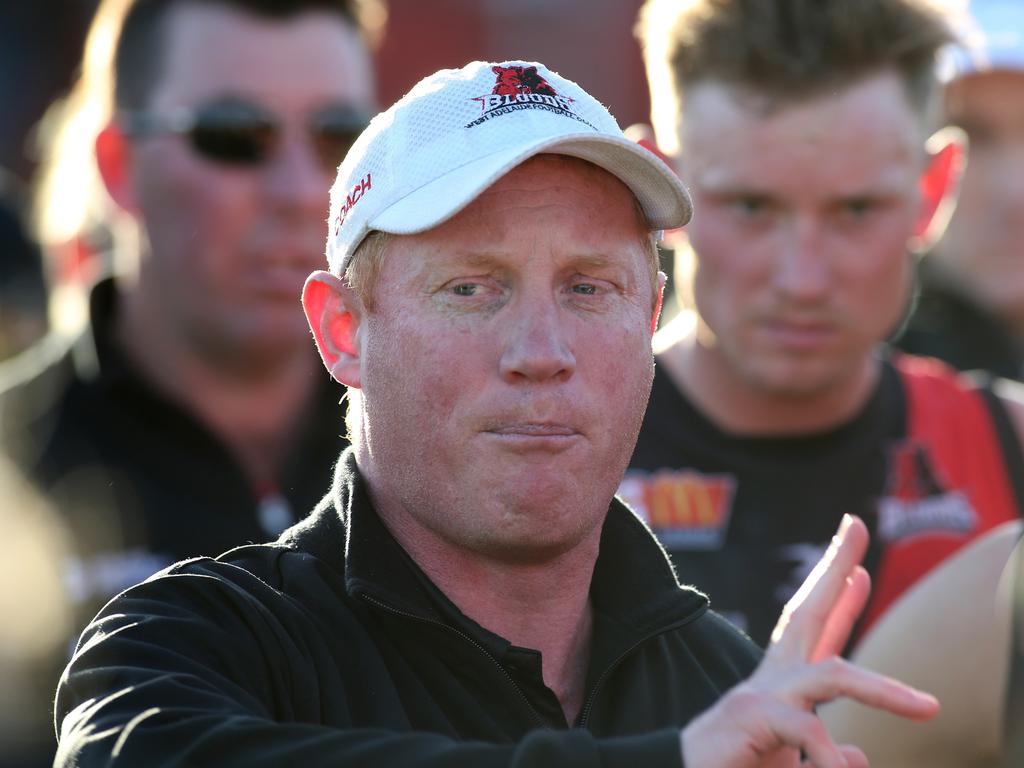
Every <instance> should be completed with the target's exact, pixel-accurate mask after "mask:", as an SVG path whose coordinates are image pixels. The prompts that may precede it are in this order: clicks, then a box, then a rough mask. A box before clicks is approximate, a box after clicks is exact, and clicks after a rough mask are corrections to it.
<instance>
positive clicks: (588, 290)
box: [572, 283, 597, 296]
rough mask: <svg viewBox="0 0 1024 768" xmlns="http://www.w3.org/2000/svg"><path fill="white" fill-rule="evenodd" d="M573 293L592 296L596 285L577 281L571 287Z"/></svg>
mask: <svg viewBox="0 0 1024 768" xmlns="http://www.w3.org/2000/svg"><path fill="white" fill-rule="evenodd" d="M572 290H573V293H579V294H582V295H584V296H594V295H595V294H596V293H597V286H596V285H594V284H593V283H577V284H576V285H574V286H573V287H572Z"/></svg>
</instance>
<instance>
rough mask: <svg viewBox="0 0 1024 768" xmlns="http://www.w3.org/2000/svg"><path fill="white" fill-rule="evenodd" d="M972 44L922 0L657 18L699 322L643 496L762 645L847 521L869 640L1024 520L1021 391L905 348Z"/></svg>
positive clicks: (948, 172)
mask: <svg viewBox="0 0 1024 768" xmlns="http://www.w3.org/2000/svg"><path fill="white" fill-rule="evenodd" d="M949 40H950V30H949V24H948V20H947V17H946V16H944V15H943V14H941V13H940V12H939V10H938V9H936V8H933V7H932V6H931V5H929V4H926V3H924V2H921V0H862V1H858V2H845V1H843V0H830V1H829V2H824V3H823V2H820V1H819V0H717V1H715V2H712V1H711V0H664V1H662V0H652V2H650V3H648V5H647V6H646V7H645V9H644V16H643V42H644V46H645V53H646V56H647V60H648V67H649V72H650V83H651V89H652V104H653V117H654V128H655V130H656V132H657V139H658V143H659V145H660V146H661V147H662V149H663V150H666V151H667V152H668V153H669V154H670V155H673V156H676V157H677V160H676V168H677V170H678V172H679V173H680V175H681V176H682V178H683V180H684V182H685V183H686V184H687V186H688V187H689V189H690V190H691V194H692V195H693V199H694V209H695V210H696V211H697V214H696V215H695V216H694V220H693V222H692V223H691V224H690V225H689V226H688V228H687V230H686V236H687V237H688V239H689V243H690V244H691V245H692V248H693V251H694V253H695V259H696V261H695V269H694V272H693V275H692V286H691V290H692V295H693V300H694V302H695V305H696V310H695V312H692V313H686V314H684V315H681V316H680V317H679V318H676V319H675V320H673V321H672V322H670V323H669V324H668V325H666V326H665V327H664V328H663V329H661V330H660V331H659V333H658V336H657V337H656V339H655V351H656V355H657V362H658V367H657V371H656V375H655V380H654V386H653V392H652V395H651V402H650V406H649V408H648V411H647V415H646V418H645V421H644V425H643V428H642V429H641V432H640V437H639V440H638V443H637V449H636V452H635V453H634V455H633V458H632V461H631V469H630V471H628V472H627V474H626V478H625V480H624V482H623V485H622V487H621V492H622V494H623V495H624V497H625V498H626V499H627V500H628V501H629V502H631V504H632V505H633V506H634V508H635V509H636V510H637V511H638V512H639V513H640V514H641V516H642V517H644V518H645V519H646V520H647V521H648V522H649V524H650V525H651V526H652V528H653V529H654V531H655V532H656V533H657V534H658V536H659V537H660V539H661V541H662V542H663V544H664V545H665V547H666V548H667V549H668V551H669V552H670V553H671V555H672V557H673V559H674V562H675V565H676V568H677V569H678V572H679V576H680V579H681V580H682V581H683V582H684V583H692V584H695V585H696V586H697V587H698V588H700V589H701V590H702V591H705V592H706V593H707V594H709V595H711V597H712V599H713V601H714V605H715V606H716V608H717V609H718V610H719V611H721V612H722V613H724V614H725V615H726V616H728V617H729V618H730V619H732V620H733V621H735V622H736V623H737V624H738V625H739V626H741V627H742V628H744V629H745V630H746V631H747V632H749V633H750V635H751V637H752V638H753V639H754V640H755V641H756V642H758V643H760V644H766V643H767V642H768V640H769V637H770V634H771V631H772V628H773V626H774V617H775V615H776V614H777V613H778V612H779V610H780V609H781V608H782V606H783V605H784V604H785V603H786V601H787V600H789V599H790V597H791V596H792V595H793V594H794V592H795V590H796V589H797V587H798V586H799V585H800V583H801V581H802V580H803V578H804V577H805V576H806V574H807V572H808V570H809V569H810V568H811V566H812V565H813V564H814V562H816V561H817V559H818V558H819V557H820V555H821V553H822V552H823V551H824V550H825V548H826V547H827V545H828V543H829V541H830V539H831V536H832V530H833V529H834V527H835V525H836V522H837V521H838V520H839V518H840V517H842V515H843V514H845V513H851V514H857V515H859V516H861V517H863V519H864V520H865V521H866V522H867V523H868V526H869V528H870V529H871V533H872V547H871V550H870V551H869V553H868V556H867V560H866V566H867V568H868V570H869V572H870V573H871V575H872V577H873V579H874V582H875V584H874V589H873V593H872V599H871V602H870V603H869V605H868V607H867V609H866V613H865V616H864V619H863V622H862V624H861V626H860V628H859V630H858V632H859V634H861V635H862V634H863V633H864V632H865V631H866V630H867V629H868V628H869V627H870V625H871V623H872V622H873V621H874V620H875V619H876V618H877V617H878V616H879V615H880V614H881V613H882V612H883V611H884V610H885V608H886V606H887V605H889V604H890V603H891V602H892V601H893V600H894V599H895V598H896V597H897V596H898V595H899V594H900V593H901V592H903V591H904V590H905V589H907V588H908V587H909V586H910V585H911V584H913V583H914V581H915V580H917V579H918V578H920V577H921V576H922V575H923V574H924V573H925V572H927V571H928V569H929V568H931V567H932V566H934V565H935V564H936V563H938V562H939V561H941V560H942V559H943V558H944V557H946V556H947V555H949V554H950V553H952V552H953V551H954V550H956V549H957V548H958V547H960V546H962V545H963V544H965V543H967V542H968V541H970V540H971V539H972V538H973V537H975V536H977V535H979V534H981V533H983V532H984V531H986V530H987V529H989V528H992V527H993V526H995V525H998V524H1000V523H1002V522H1005V521H1007V520H1012V519H1016V518H1017V517H1018V516H1019V515H1020V510H1021V508H1022V499H1024V490H1022V485H1021V484H1022V478H1024V460H1022V455H1021V449H1020V444H1019V438H1018V434H1019V432H1020V430H1021V429H1022V428H1024V405H1022V401H1021V399H1020V397H1019V395H1016V396H1014V399H1013V400H1003V399H1001V398H1000V397H998V396H996V395H995V394H994V393H993V392H992V391H991V390H977V389H974V388H973V387H972V386H971V385H969V384H968V383H967V382H965V381H962V380H960V379H958V378H956V377H955V375H954V374H953V372H952V371H950V370H948V369H947V368H945V367H944V366H942V365H941V364H939V363H937V362H936V361H931V360H923V359H917V358H911V357H901V356H898V355H894V356H892V357H889V356H888V355H887V354H886V353H885V350H884V347H883V340H884V339H886V338H887V337H888V336H889V335H890V334H891V332H892V331H893V329H894V328H895V327H896V326H897V325H898V324H899V323H900V321H901V319H902V317H903V315H904V312H905V309H906V306H907V303H908V298H909V294H910V290H911V285H912V275H913V265H914V259H915V258H916V257H915V256H914V255H913V254H912V253H911V252H910V251H909V247H908V246H909V244H910V243H911V241H913V240H914V239H915V238H916V239H921V238H924V237H927V236H928V235H929V234H930V233H931V232H932V231H933V230H932V222H933V221H934V220H935V219H936V217H939V216H941V212H942V209H943V207H944V205H945V204H946V200H947V199H948V190H949V188H950V186H951V178H952V176H953V175H954V171H955V168H956V166H957V159H958V157H959V147H958V145H956V144H955V143H949V144H942V145H940V146H939V147H936V148H935V151H934V152H933V153H931V154H929V153H928V152H926V149H925V146H926V140H927V139H929V135H930V133H931V129H932V126H933V125H934V117H933V113H932V111H933V102H934V99H935V92H936V90H937V82H936V80H935V75H934V63H935V57H936V52H937V51H938V50H940V49H941V48H942V46H943V45H945V44H946V43H947V42H948V41H949ZM684 264H685V262H684ZM677 276H678V277H679V280H678V282H681V283H682V282H686V280H687V279H688V276H687V275H677Z"/></svg>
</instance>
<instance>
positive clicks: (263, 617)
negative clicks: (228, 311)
mask: <svg viewBox="0 0 1024 768" xmlns="http://www.w3.org/2000/svg"><path fill="white" fill-rule="evenodd" d="M264 587H265V588H266V589H270V588H269V587H267V586H266V585H264ZM249 598H250V595H249V594H248V590H245V589H242V588H241V587H240V586H239V584H237V583H234V582H232V581H231V580H228V579H223V578H219V577H218V574H217V572H216V571H212V572H211V571H209V570H204V569H202V568H189V569H186V570H178V569H172V570H171V571H170V572H166V573H164V574H162V575H160V576H157V577H154V578H153V579H151V580H149V581H147V582H145V583H143V584H141V585H139V586H137V587H134V588H133V589H131V590H129V591H128V592H126V593H124V594H122V595H121V596H119V597H118V598H115V600H113V601H112V602H111V603H109V604H108V605H107V607H106V608H105V609H104V610H103V611H102V612H101V613H100V615H99V616H98V617H97V618H96V619H95V620H94V621H93V622H92V623H91V624H90V626H89V627H88V628H87V629H86V631H85V633H84V634H83V636H82V639H81V641H80V643H79V647H78V650H77V652H76V654H75V656H74V658H73V659H72V662H71V663H70V664H69V666H68V668H67V670H66V671H65V673H64V675H63V676H62V678H61V682H60V685H59V688H58V691H57V702H56V715H55V716H56V719H57V723H58V725H59V726H60V728H59V730H60V735H59V747H58V753H57V759H56V762H55V766H57V767H58V768H71V767H72V766H75V767H82V768H84V767H86V766H136V765H138V766H147V768H159V767H163V766H167V767H169V766H229V767H230V766H246V767H252V768H260V767H261V766H268V767H269V766H289V765H290V766H299V765H301V766H310V767H317V766H324V767H325V768H326V767H327V766H346V767H348V766H351V767H352V768H358V767H361V766H366V767H367V768H381V766H389V767H391V766H393V767H395V768H456V767H457V766H483V767H484V768H488V767H490V766H493V767H495V768H497V767H498V766H502V767H505V766H510V767H513V766H531V767H534V766H537V767H540V768H543V767H544V766H552V768H553V767H554V766H559V767H562V766H569V767H570V768H571V767H572V766H605V767H606V768H618V767H619V766H621V767H622V768H635V766H636V765H650V766H672V767H673V768H677V767H679V766H681V765H682V758H681V755H680V746H679V734H678V731H677V730H675V729H662V730H660V731H655V732H652V733H650V734H645V735H641V736H633V737H625V738H614V739H598V738H596V737H594V736H593V735H592V734H591V733H589V732H587V731H584V730H578V729H574V730H564V731H558V730H546V729H545V730H536V731H533V732H531V733H529V734H528V735H527V736H526V737H525V738H523V739H522V740H521V741H520V742H519V743H516V744H492V743H483V742H468V741H458V740H455V739H452V738H449V737H447V736H444V735H440V734H435V733H427V732H403V731H399V730H386V729H382V728H362V727H355V726H352V727H335V726H326V725H321V724H316V723H311V722H308V721H306V722H303V721H301V720H297V719H294V718H293V716H292V715H290V714H289V712H288V711H287V706H288V705H287V702H282V701H280V700H279V698H280V697H277V696H275V687H276V686H278V685H279V681H277V680H275V679H274V677H275V675H274V673H273V672H268V670H269V669H271V668H272V667H273V666H274V664H275V663H276V662H275V660H274V659H272V658H270V657H271V656H273V655H274V653H275V650H276V649H275V647H274V644H273V642H268V641H267V639H266V638H267V637H268V632H279V631H280V630H279V629H276V628H273V629H272V627H274V625H275V617H274V616H273V615H272V614H271V613H270V612H269V611H267V610H266V607H265V606H263V605H261V604H260V602H259V601H253V600H251V599H249ZM297 650H298V651H299V652H301V650H302V649H301V647H300V648H298V649H297ZM284 675H285V676H287V672H285V673H284ZM353 719H355V718H353Z"/></svg>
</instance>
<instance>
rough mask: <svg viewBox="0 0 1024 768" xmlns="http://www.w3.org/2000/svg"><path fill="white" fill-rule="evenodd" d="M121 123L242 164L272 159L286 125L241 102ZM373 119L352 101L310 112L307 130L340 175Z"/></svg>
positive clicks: (130, 116)
mask: <svg viewBox="0 0 1024 768" xmlns="http://www.w3.org/2000/svg"><path fill="white" fill-rule="evenodd" d="M118 122H119V124H120V125H121V128H122V130H123V131H124V132H125V134H127V135H128V136H131V137H132V138H145V137H148V136H155V135H158V134H162V133H177V134H181V135H183V136H185V137H187V139H188V142H189V144H190V145H191V147H192V149H193V150H194V151H195V152H196V154H198V155H199V156H200V157H203V158H205V159H207V160H210V161H212V162H215V163H220V164H222V165H233V166H239V167H257V166H260V165H263V164H264V163H266V162H267V160H268V159H269V158H270V157H271V155H272V154H273V153H274V151H275V149H276V147H277V145H278V143H279V142H280V140H281V134H282V132H283V127H282V123H281V121H280V119H279V118H278V117H277V116H276V115H274V113H272V112H270V111H269V110H267V109H264V108H263V107H261V106H259V105H257V104H252V103H250V102H246V101H238V100H232V101H219V102H214V103H211V104H207V105H205V106H202V107H199V108H198V109H196V110H194V111H191V112H185V111H182V112H174V113H170V114H158V113H154V112H144V111H128V112H122V113H121V115H120V116H119V121H118ZM369 122H370V118H369V115H367V114H365V113H363V112H360V111H359V110H357V109H355V108H354V107H351V106H348V105H346V104H338V105H334V106H329V107H325V108H323V109H319V110H317V111H315V112H313V113H312V114H311V115H310V116H309V119H308V120H307V121H306V130H307V131H308V134H309V138H310V141H311V144H312V146H313V149H314V151H315V152H316V156H317V159H318V160H319V162H320V164H321V165H322V167H323V168H324V170H325V171H326V172H328V173H329V174H330V175H334V173H335V172H336V171H337V169H338V165H339V164H340V163H341V161H342V160H343V159H344V157H345V154H346V153H347V152H348V150H349V149H350V148H351V147H352V145H353V144H354V143H355V140H356V138H358V136H359V134H360V133H362V132H363V129H364V128H366V126H367V125H368V124H369Z"/></svg>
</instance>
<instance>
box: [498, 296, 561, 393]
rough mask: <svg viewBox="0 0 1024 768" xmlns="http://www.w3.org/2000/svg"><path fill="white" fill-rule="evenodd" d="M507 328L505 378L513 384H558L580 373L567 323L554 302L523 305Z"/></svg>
mask: <svg viewBox="0 0 1024 768" xmlns="http://www.w3.org/2000/svg"><path fill="white" fill-rule="evenodd" d="M513 309H514V313H515V316H514V318H510V322H509V324H508V325H507V326H506V333H507V341H506V344H505V346H504V350H503V352H502V356H501V362H500V370H501V376H502V378H503V379H505V380H506V381H509V382H511V383H521V382H533V383H543V382H558V381H565V380H567V379H569V378H570V377H571V376H572V375H573V373H574V372H575V370H576V357H575V355H574V354H573V352H572V349H571V345H570V344H569V342H568V329H567V327H566V323H567V322H570V319H569V318H567V317H564V316H563V314H562V312H561V310H560V308H559V307H558V305H557V302H556V301H555V300H554V299H553V298H550V299H543V300H537V301H521V302H518V303H517V305H516V306H515V307H514V308H513Z"/></svg>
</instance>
